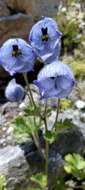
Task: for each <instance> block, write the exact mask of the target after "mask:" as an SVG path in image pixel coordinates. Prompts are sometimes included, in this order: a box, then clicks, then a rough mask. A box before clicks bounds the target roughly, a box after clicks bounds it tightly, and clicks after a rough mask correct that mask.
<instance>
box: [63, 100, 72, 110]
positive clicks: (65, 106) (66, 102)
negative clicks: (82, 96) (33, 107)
mask: <svg viewBox="0 0 85 190" xmlns="http://www.w3.org/2000/svg"><path fill="white" fill-rule="evenodd" d="M71 107H72V101H71V100H69V99H61V101H60V108H61V110H66V109H68V108H71Z"/></svg>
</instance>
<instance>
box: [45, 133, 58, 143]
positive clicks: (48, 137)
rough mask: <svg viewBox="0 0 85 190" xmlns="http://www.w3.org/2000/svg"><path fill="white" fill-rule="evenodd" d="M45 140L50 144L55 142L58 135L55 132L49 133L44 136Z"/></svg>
mask: <svg viewBox="0 0 85 190" xmlns="http://www.w3.org/2000/svg"><path fill="white" fill-rule="evenodd" d="M44 138H45V140H46V141H48V142H49V143H50V144H51V143H53V142H54V140H55V138H56V133H55V132H53V131H47V132H46V133H45V135H44Z"/></svg>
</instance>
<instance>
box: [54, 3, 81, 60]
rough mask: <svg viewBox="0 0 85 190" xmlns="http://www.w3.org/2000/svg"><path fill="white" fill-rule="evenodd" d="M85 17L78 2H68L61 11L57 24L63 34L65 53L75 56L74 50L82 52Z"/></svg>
mask: <svg viewBox="0 0 85 190" xmlns="http://www.w3.org/2000/svg"><path fill="white" fill-rule="evenodd" d="M84 17H85V14H84V13H83V12H82V10H81V6H80V7H79V4H78V1H76V0H71V1H70V0H68V1H67V4H66V5H65V6H64V7H63V6H61V8H60V9H59V12H58V15H57V22H58V24H59V28H60V30H61V32H62V33H63V37H62V41H63V53H68V52H69V53H70V54H72V55H73V53H74V50H75V49H79V48H80V49H81V52H82V44H83V43H82V42H84V39H85V33H84V26H83V25H82V23H85V20H84ZM84 46H85V45H84ZM84 48H85V47H84ZM83 56H84V54H83Z"/></svg>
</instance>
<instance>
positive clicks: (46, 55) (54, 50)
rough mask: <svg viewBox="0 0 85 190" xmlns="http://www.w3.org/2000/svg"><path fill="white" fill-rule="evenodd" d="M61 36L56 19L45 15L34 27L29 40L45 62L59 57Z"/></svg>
mask: <svg viewBox="0 0 85 190" xmlns="http://www.w3.org/2000/svg"><path fill="white" fill-rule="evenodd" d="M61 36H62V34H61V32H59V30H58V26H57V23H56V21H54V20H53V19H52V18H49V17H44V18H42V20H40V21H39V22H37V23H36V24H35V25H34V26H33V27H32V29H31V32H30V35H29V41H30V43H31V45H32V47H33V48H34V50H35V52H36V54H37V56H38V57H39V58H40V59H41V60H42V61H43V62H44V63H50V62H52V61H53V60H54V59H58V57H59V54H60V47H61V40H60V39H61Z"/></svg>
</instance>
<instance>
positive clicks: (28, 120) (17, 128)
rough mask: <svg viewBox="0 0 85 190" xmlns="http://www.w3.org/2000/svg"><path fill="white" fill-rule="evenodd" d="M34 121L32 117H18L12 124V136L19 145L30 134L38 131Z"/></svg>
mask: <svg viewBox="0 0 85 190" xmlns="http://www.w3.org/2000/svg"><path fill="white" fill-rule="evenodd" d="M34 121H35V120H34V117H33V116H28V117H27V116H18V117H17V118H16V119H15V120H14V121H13V122H12V126H13V128H14V135H15V137H16V140H17V141H18V142H19V143H20V142H23V141H24V140H26V139H29V138H30V136H31V135H32V133H34V132H35V131H36V130H38V128H39V126H38V125H36V124H35V122H34ZM36 123H37V121H36Z"/></svg>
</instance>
